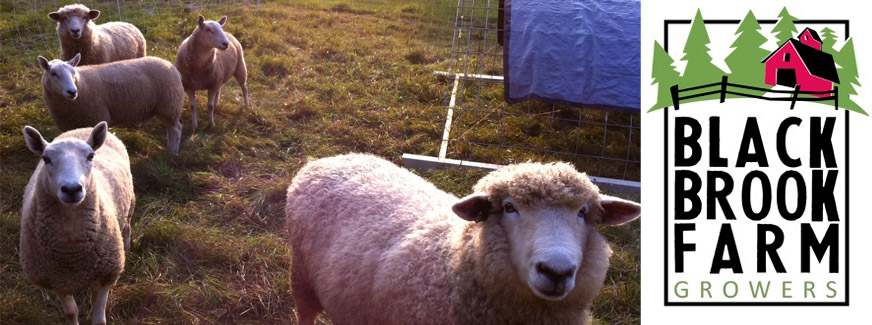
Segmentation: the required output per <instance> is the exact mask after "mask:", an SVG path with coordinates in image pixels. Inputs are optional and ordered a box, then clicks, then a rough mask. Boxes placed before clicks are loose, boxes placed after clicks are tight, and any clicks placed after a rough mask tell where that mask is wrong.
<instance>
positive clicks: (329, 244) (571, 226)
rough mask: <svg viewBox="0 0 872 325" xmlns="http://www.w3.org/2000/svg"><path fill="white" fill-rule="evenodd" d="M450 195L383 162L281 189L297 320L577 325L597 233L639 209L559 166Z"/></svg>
mask: <svg viewBox="0 0 872 325" xmlns="http://www.w3.org/2000/svg"><path fill="white" fill-rule="evenodd" d="M473 189H474V194H472V195H470V196H467V197H464V198H462V199H458V198H457V197H455V196H453V195H450V194H448V193H445V192H443V191H440V190H439V189H437V188H436V187H435V186H433V185H432V184H430V183H428V182H426V181H424V180H423V179H421V178H420V177H418V176H416V175H414V174H412V173H411V172H409V171H407V170H405V169H402V168H399V167H397V166H395V165H393V164H391V163H390V162H387V161H384V160H382V159H379V158H376V157H373V156H369V155H359V154H350V155H343V156H337V157H332V158H326V159H321V160H317V161H315V162H311V163H309V164H307V165H306V166H304V167H303V168H302V169H301V170H300V171H299V173H298V174H297V176H296V177H294V180H293V182H292V184H291V186H290V187H289V188H288V196H287V206H286V214H287V222H288V230H289V240H290V244H291V249H292V265H291V289H292V291H293V296H294V303H295V305H296V313H297V317H298V322H299V323H300V324H303V325H306V324H312V323H313V322H314V319H315V317H316V316H317V314H318V313H319V312H321V311H322V310H324V311H326V313H327V315H328V317H330V319H331V320H333V321H334V322H336V323H337V324H352V323H354V324H392V323H401V324H406V323H408V324H457V323H459V324H509V323H511V324H586V323H587V322H588V319H589V313H590V307H591V304H592V302H593V299H594V297H595V296H596V294H597V292H598V291H599V289H600V287H601V286H602V284H603V280H604V279H605V276H606V271H607V269H608V266H609V257H610V255H611V250H610V249H609V245H608V243H607V242H606V240H605V239H604V238H603V236H602V235H600V234H599V233H598V232H597V231H596V228H597V227H598V226H599V225H617V224H623V223H626V222H628V221H630V220H633V219H635V218H636V217H638V216H639V214H640V213H641V206H640V205H638V204H636V203H633V202H629V201H625V200H621V199H617V198H613V197H609V196H605V195H601V194H600V193H599V189H598V188H597V187H596V186H595V185H594V184H593V183H592V182H591V181H590V180H589V179H588V177H587V176H586V175H585V174H582V173H579V172H577V171H576V170H575V168H573V167H572V166H571V165H569V164H565V163H555V164H536V163H526V164H518V165H512V166H508V167H505V168H503V169H500V170H497V171H494V172H492V173H490V174H488V175H487V176H485V177H484V178H482V179H481V180H480V181H479V182H478V183H477V184H476V185H475V187H474V188H473Z"/></svg>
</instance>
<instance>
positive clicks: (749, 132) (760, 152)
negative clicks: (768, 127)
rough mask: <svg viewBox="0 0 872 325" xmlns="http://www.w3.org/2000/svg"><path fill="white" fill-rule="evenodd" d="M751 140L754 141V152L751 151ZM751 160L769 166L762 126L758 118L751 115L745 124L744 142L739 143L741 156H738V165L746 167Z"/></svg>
mask: <svg viewBox="0 0 872 325" xmlns="http://www.w3.org/2000/svg"><path fill="white" fill-rule="evenodd" d="M751 142H754V153H751V152H750V150H751V148H750V146H751ZM749 162H756V163H757V166H760V167H769V161H768V160H766V149H765V148H763V137H762V136H760V127H759V126H757V118H756V117H749V118H748V121H747V122H746V124H745V133H744V134H743V135H742V143H741V144H740V145H739V156H738V158H736V167H745V164H747V163H749Z"/></svg>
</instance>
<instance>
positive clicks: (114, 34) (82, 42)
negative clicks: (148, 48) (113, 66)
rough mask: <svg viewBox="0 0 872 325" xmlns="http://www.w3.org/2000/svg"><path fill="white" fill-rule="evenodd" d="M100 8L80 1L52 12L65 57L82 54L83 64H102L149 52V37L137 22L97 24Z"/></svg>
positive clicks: (63, 56)
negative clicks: (143, 33) (92, 8)
mask: <svg viewBox="0 0 872 325" xmlns="http://www.w3.org/2000/svg"><path fill="white" fill-rule="evenodd" d="M99 16H100V11H99V10H91V9H88V7H85V6H83V5H80V4H72V5H67V6H64V7H62V8H60V9H58V11H56V12H53V13H50V14H48V17H49V18H51V20H53V21H55V22H57V27H56V29H57V33H58V38H59V39H60V42H61V59H62V60H64V61H69V60H71V59H72V58H73V57H74V56H76V54H81V55H82V62H81V63H80V64H81V65H91V64H101V63H108V62H113V61H120V60H127V59H135V58H141V57H144V56H145V37H144V36H142V33H141V32H140V31H139V29H138V28H136V26H133V25H131V24H128V23H123V22H118V21H115V22H110V23H105V24H101V25H96V24H94V20H95V19H97V17H99Z"/></svg>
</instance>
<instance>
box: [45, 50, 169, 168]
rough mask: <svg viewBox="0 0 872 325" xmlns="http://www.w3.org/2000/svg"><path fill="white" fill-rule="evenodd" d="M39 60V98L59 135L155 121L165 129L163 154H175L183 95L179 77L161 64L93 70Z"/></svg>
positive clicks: (140, 62) (144, 61)
mask: <svg viewBox="0 0 872 325" xmlns="http://www.w3.org/2000/svg"><path fill="white" fill-rule="evenodd" d="M80 58H81V56H79V55H76V56H75V57H73V59H72V60H70V61H68V62H67V61H61V60H52V61H50V62H49V61H48V59H46V58H44V57H42V56H40V57H39V66H40V67H42V69H43V70H44V72H43V74H42V96H43V98H44V99H45V105H46V106H47V107H48V113H49V115H51V117H52V119H53V120H54V123H55V125H56V126H57V127H58V129H60V130H61V131H67V130H71V129H75V128H80V127H86V126H90V125H94V124H96V123H98V122H100V121H106V122H107V123H109V125H110V126H134V125H136V124H139V123H141V122H144V121H145V120H147V119H149V118H151V117H152V116H156V117H157V118H158V120H160V121H161V123H163V124H164V126H166V129H167V149H168V150H169V151H170V152H171V153H174V154H175V153H178V151H179V142H180V141H181V137H182V123H180V122H179V118H181V116H182V107H183V106H184V104H185V91H184V89H183V88H182V77H181V75H180V74H179V71H178V70H176V68H175V67H174V66H173V65H172V64H171V63H169V62H168V61H166V60H163V59H160V58H156V57H150V56H149V57H144V58H138V59H132V60H124V61H117V62H112V63H107V64H101V65H93V66H77V65H78V64H79V60H80Z"/></svg>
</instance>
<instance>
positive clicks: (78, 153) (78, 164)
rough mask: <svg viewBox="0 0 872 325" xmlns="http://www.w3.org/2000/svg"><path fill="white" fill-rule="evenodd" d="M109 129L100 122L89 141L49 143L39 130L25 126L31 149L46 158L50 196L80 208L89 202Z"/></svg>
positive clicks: (44, 180) (44, 182)
mask: <svg viewBox="0 0 872 325" xmlns="http://www.w3.org/2000/svg"><path fill="white" fill-rule="evenodd" d="M107 129H108V127H107V125H106V122H100V123H99V124H97V126H95V127H94V129H93V130H91V136H90V137H89V138H88V140H87V141H82V140H79V139H72V138H67V139H61V140H58V141H55V142H53V143H51V144H49V143H48V142H46V141H45V139H43V137H42V135H41V134H39V131H37V130H36V129H34V128H32V127H30V126H26V127H24V140H25V141H26V142H27V147H28V149H30V151H32V152H33V153H35V154H37V155H39V156H40V157H41V158H42V162H41V163H40V166H41V167H40V168H42V170H43V174H42V176H41V177H42V180H41V182H42V183H41V184H42V185H43V186H46V190H47V191H48V192H49V193H55V195H56V196H57V199H58V201H60V202H61V203H62V204H63V205H66V206H77V205H79V204H80V203H82V201H83V200H84V199H85V193H88V186H89V185H90V184H91V164H92V161H93V159H94V153H95V151H97V149H99V148H100V146H102V145H103V141H105V140H106V132H107Z"/></svg>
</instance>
